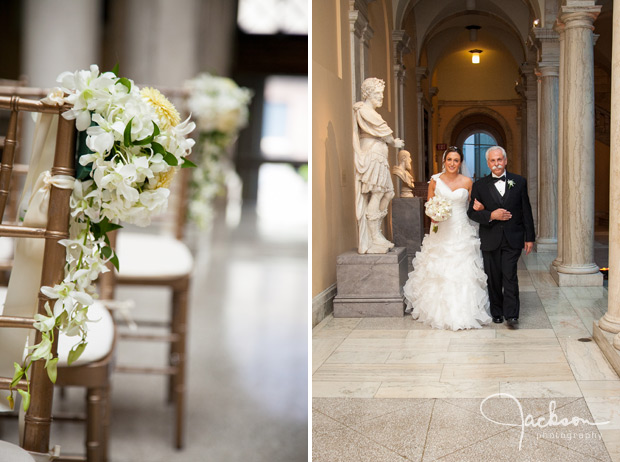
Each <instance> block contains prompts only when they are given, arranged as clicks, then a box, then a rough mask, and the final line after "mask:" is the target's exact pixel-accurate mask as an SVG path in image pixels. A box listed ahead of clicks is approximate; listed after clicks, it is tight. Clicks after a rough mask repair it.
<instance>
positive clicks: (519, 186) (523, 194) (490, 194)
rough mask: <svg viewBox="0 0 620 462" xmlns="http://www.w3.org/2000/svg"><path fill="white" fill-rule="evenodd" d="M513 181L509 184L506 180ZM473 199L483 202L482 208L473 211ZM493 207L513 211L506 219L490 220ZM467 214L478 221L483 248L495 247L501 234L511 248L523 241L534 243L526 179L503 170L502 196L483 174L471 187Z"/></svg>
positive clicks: (490, 177)
mask: <svg viewBox="0 0 620 462" xmlns="http://www.w3.org/2000/svg"><path fill="white" fill-rule="evenodd" d="M510 181H512V182H514V185H513V186H511V185H510V184H509V182H510ZM474 199H478V202H481V203H482V205H484V210H480V211H479V212H477V211H475V210H474V208H473V206H474ZM496 209H506V210H508V211H509V212H510V213H512V218H511V219H510V220H508V221H499V220H491V212H493V211H494V210H496ZM467 215H468V216H469V218H471V219H472V220H474V221H476V222H478V223H480V248H481V249H482V250H484V251H491V250H495V249H497V248H498V247H499V246H500V244H501V242H502V236H506V240H507V241H508V244H509V245H510V247H512V248H514V249H522V248H523V247H524V245H525V242H534V240H535V239H536V236H535V231H534V218H533V217H532V206H531V205H530V198H529V196H528V194H527V180H526V179H525V178H523V177H522V176H519V175H515V174H514V173H510V172H506V190H505V192H504V196H503V197H502V195H501V194H500V193H499V191H498V190H497V188H496V187H495V182H494V181H493V177H492V176H491V175H488V176H485V177H484V178H481V179H479V180H478V181H476V182H475V183H474V186H473V187H472V190H471V201H470V202H469V208H468V210H467Z"/></svg>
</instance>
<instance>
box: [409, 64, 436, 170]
mask: <svg viewBox="0 0 620 462" xmlns="http://www.w3.org/2000/svg"><path fill="white" fill-rule="evenodd" d="M426 78H428V68H426V67H417V68H416V70H415V81H416V110H417V111H418V123H417V127H418V144H417V146H416V149H417V152H416V155H415V159H416V161H417V165H416V167H417V168H415V169H414V170H415V171H414V172H413V175H414V178H415V181H424V180H425V179H426V175H427V172H425V171H424V167H425V165H424V157H425V156H424V101H425V98H424V91H423V90H422V80H423V79H426ZM430 152H432V151H429V153H430ZM429 165H431V166H432V165H433V163H432V162H429ZM431 174H432V172H430V173H428V178H430V175H431Z"/></svg>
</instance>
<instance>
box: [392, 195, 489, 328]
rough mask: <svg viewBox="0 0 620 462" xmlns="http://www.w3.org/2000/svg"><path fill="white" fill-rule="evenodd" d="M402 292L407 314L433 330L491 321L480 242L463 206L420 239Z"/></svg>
mask: <svg viewBox="0 0 620 462" xmlns="http://www.w3.org/2000/svg"><path fill="white" fill-rule="evenodd" d="M404 294H405V297H406V300H407V312H411V315H412V316H413V318H414V319H417V320H419V321H420V322H423V323H425V324H428V325H430V326H431V327H433V328H436V329H450V330H459V329H471V328H481V327H482V326H483V325H484V324H488V323H489V322H490V321H491V317H490V316H489V297H488V293H487V276H486V274H485V272H484V266H483V263H482V253H481V252H480V239H479V238H478V236H477V229H476V228H475V227H474V226H473V225H472V224H471V222H470V221H469V218H468V217H467V215H466V214H465V210H464V208H461V207H457V208H456V209H454V210H453V214H452V217H450V218H448V220H446V221H444V222H442V223H439V230H438V231H437V233H434V232H432V231H431V232H430V233H429V234H427V235H426V236H425V237H424V240H423V241H422V248H421V250H420V251H419V252H417V253H416V256H415V258H414V259H413V271H412V272H411V273H409V279H408V281H407V282H406V284H405V287H404Z"/></svg>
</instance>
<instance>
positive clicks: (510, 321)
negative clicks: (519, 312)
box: [506, 318, 519, 327]
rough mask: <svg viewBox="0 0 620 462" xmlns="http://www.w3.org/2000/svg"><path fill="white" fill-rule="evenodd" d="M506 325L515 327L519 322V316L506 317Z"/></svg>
mask: <svg viewBox="0 0 620 462" xmlns="http://www.w3.org/2000/svg"><path fill="white" fill-rule="evenodd" d="M506 324H507V325H508V327H516V326H517V324H519V318H506Z"/></svg>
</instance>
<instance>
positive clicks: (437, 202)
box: [424, 196, 452, 233]
mask: <svg viewBox="0 0 620 462" xmlns="http://www.w3.org/2000/svg"><path fill="white" fill-rule="evenodd" d="M424 207H425V208H426V211H425V213H426V215H427V216H429V217H430V218H431V219H432V220H433V221H435V222H442V221H446V220H447V219H448V218H449V217H450V216H451V215H452V202H451V201H449V200H448V199H445V198H443V197H440V196H433V197H431V198H430V199H429V200H428V201H426V204H424ZM438 229H439V225H437V223H434V224H433V232H434V233H436V232H437V230H438Z"/></svg>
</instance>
